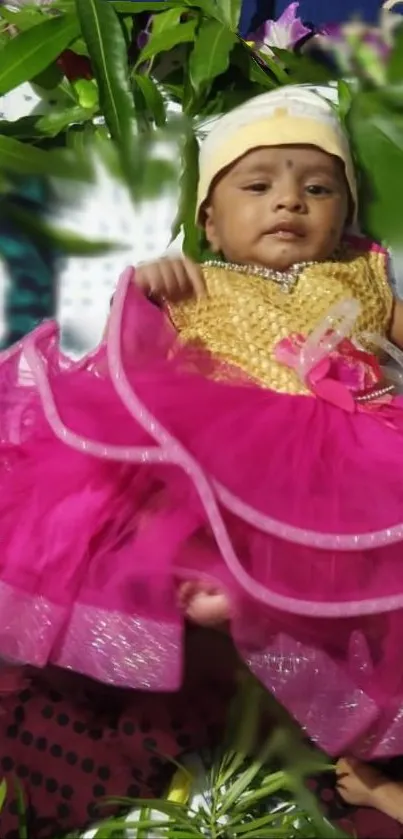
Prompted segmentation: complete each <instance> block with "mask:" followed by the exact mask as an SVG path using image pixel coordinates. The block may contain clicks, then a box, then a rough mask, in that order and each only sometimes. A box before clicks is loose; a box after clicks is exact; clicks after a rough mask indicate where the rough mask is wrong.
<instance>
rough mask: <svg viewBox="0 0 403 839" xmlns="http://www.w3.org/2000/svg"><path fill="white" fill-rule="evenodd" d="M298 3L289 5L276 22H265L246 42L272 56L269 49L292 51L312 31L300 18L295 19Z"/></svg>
mask: <svg viewBox="0 0 403 839" xmlns="http://www.w3.org/2000/svg"><path fill="white" fill-rule="evenodd" d="M298 9H299V3H298V2H297V3H290V5H289V6H287V8H286V9H284V12H283V14H282V15H280V17H279V18H278V20H267V21H266V22H265V23H263V24H262V26H260V27H259V29H258V30H257V31H256V32H254V33H252V34H251V35H248V37H247V38H246V40H247V41H248V42H252V43H253V46H256V47H257V48H258V49H259V50H261V52H266V53H269V54H271V55H272V54H273V53H272V50H271V47H276V48H277V49H282V50H292V49H294V48H295V47H296V46H297V44H299V43H300V41H302V40H303V39H304V38H306V37H307V36H308V35H311V34H312V30H311V29H309V28H308V27H306V26H304V24H303V23H302V20H301V18H299V17H297V13H298Z"/></svg>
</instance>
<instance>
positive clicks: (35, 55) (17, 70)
mask: <svg viewBox="0 0 403 839" xmlns="http://www.w3.org/2000/svg"><path fill="white" fill-rule="evenodd" d="M78 29H79V25H78V21H77V19H76V17H75V16H72V15H66V16H64V17H51V18H48V20H45V21H44V22H43V23H40V24H38V26H34V27H32V29H28V30H27V31H26V32H22V33H21V35H17V36H16V37H15V38H13V39H12V40H11V41H9V42H8V44H6V46H5V47H3V49H2V51H1V69H0V95H4V94H5V93H8V92H9V91H10V90H13V89H14V88H16V87H18V86H19V85H20V84H22V83H23V82H26V81H31V79H33V78H35V76H37V75H38V74H39V73H41V72H42V71H43V70H45V69H46V68H47V67H48V66H49V64H51V63H52V62H53V61H54V60H55V59H56V58H57V57H58V56H59V55H60V53H61V52H63V50H65V49H66V48H67V47H68V46H69V44H70V43H71V42H72V41H73V40H74V38H75V37H76V36H77V32H78Z"/></svg>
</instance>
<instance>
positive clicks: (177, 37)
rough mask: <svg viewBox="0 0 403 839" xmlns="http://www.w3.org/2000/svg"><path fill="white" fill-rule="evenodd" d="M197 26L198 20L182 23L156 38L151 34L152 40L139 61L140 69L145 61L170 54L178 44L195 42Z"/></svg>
mask: <svg viewBox="0 0 403 839" xmlns="http://www.w3.org/2000/svg"><path fill="white" fill-rule="evenodd" d="M196 24H197V21H196V19H195V20H188V21H187V22H186V23H181V24H180V25H179V26H175V27H174V28H173V29H166V30H165V31H164V32H160V33H158V34H157V35H155V36H154V35H153V33H151V35H150V40H149V41H148V43H147V44H146V45H145V47H144V49H142V51H141V53H140V56H139V58H138V59H137V64H136V66H137V67H139V65H140V64H144V62H145V61H148V60H149V59H150V58H154V56H156V55H158V54H159V53H160V52H169V51H170V50H172V49H173V48H174V47H176V46H177V44H185V43H189V42H192V41H194V40H195V35H196Z"/></svg>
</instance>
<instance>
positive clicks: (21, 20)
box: [0, 6, 45, 32]
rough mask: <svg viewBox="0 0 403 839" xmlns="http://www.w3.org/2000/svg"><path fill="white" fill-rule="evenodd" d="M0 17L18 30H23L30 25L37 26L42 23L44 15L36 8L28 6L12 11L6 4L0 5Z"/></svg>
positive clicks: (30, 26) (29, 27)
mask: <svg viewBox="0 0 403 839" xmlns="http://www.w3.org/2000/svg"><path fill="white" fill-rule="evenodd" d="M0 18H3V20H6V21H7V23H9V24H11V26H15V28H16V29H18V30H19V31H20V32H25V30H26V29H31V28H32V26H37V24H38V23H43V21H44V20H45V18H44V15H43V14H42V12H40V11H39V10H38V9H33V8H28V9H21V10H18V11H12V10H11V9H8V8H7V7H6V6H1V7H0Z"/></svg>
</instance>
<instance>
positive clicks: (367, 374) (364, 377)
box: [275, 333, 382, 412]
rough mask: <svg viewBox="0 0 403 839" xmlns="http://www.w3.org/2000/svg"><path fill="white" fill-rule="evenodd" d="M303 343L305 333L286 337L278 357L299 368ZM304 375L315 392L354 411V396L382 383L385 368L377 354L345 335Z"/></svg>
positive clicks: (296, 368) (345, 408) (328, 400)
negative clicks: (362, 348)
mask: <svg viewBox="0 0 403 839" xmlns="http://www.w3.org/2000/svg"><path fill="white" fill-rule="evenodd" d="M329 337H331V334H330V333H329ZM304 345H305V338H304V337H303V336H302V335H291V336H290V337H289V338H285V339H283V340H282V341H280V342H279V343H278V344H277V346H276V348H275V352H276V358H277V360H278V361H280V363H282V364H285V365H286V366H287V367H291V368H292V369H294V370H297V372H299V365H300V362H301V353H302V351H303V349H304ZM303 378H304V381H305V384H306V385H307V386H308V387H309V389H310V390H311V391H312V393H315V394H316V396H319V397H320V398H321V399H324V400H325V402H330V403H331V404H333V405H337V407H339V408H343V409H344V410H345V411H348V412H354V411H355V410H356V403H355V398H356V397H359V396H363V395H366V394H370V393H371V392H373V391H374V390H376V388H377V387H379V385H380V384H381V383H382V371H381V368H380V366H379V363H378V361H377V359H376V357H375V356H374V355H372V354H371V353H368V352H366V351H365V350H361V349H358V348H357V347H356V346H355V345H354V344H353V343H352V341H350V339H349V338H344V339H343V340H342V341H339V343H338V346H337V347H336V348H335V349H334V350H333V351H332V352H330V353H329V354H328V355H325V356H324V357H323V358H322V359H321V360H320V361H318V362H315V363H314V364H313V366H311V367H310V369H309V370H307V372H306V373H305V374H304V376H303Z"/></svg>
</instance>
